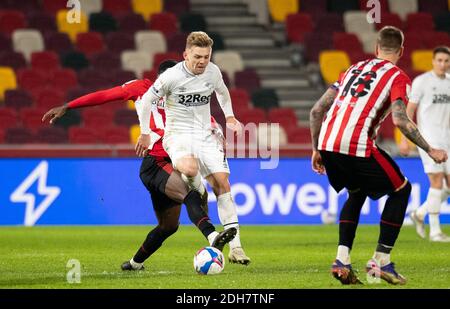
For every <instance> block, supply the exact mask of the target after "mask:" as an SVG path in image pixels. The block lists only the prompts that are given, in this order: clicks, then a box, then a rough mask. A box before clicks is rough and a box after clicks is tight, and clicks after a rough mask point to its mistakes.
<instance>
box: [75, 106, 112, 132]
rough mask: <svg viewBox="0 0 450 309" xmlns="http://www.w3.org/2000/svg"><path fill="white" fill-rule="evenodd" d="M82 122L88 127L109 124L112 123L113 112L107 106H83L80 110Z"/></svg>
mask: <svg viewBox="0 0 450 309" xmlns="http://www.w3.org/2000/svg"><path fill="white" fill-rule="evenodd" d="M82 116H83V124H84V126H85V127H88V128H97V127H101V126H105V125H106V126H109V125H112V123H113V117H114V114H113V112H112V111H111V109H109V108H104V107H103V108H102V107H96V108H85V109H83V111H82Z"/></svg>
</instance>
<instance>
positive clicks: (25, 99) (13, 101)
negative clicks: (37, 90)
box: [5, 89, 33, 110]
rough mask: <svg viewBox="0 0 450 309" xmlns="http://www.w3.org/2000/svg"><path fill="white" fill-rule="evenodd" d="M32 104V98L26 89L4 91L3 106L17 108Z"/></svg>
mask: <svg viewBox="0 0 450 309" xmlns="http://www.w3.org/2000/svg"><path fill="white" fill-rule="evenodd" d="M32 105H33V99H32V97H31V95H30V94H29V93H28V92H27V91H26V90H23V89H14V90H6V91H5V106H7V107H10V108H14V109H17V110H18V109H21V108H24V107H29V106H32Z"/></svg>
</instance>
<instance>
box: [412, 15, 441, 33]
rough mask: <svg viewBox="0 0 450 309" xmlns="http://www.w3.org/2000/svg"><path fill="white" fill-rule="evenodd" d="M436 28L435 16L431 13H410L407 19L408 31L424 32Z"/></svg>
mask: <svg viewBox="0 0 450 309" xmlns="http://www.w3.org/2000/svg"><path fill="white" fill-rule="evenodd" d="M433 30H434V20H433V16H432V15H431V14H429V13H410V14H408V17H407V19H406V31H408V32H424V31H433Z"/></svg>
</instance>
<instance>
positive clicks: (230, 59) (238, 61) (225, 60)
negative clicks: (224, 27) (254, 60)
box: [213, 50, 244, 77]
mask: <svg viewBox="0 0 450 309" xmlns="http://www.w3.org/2000/svg"><path fill="white" fill-rule="evenodd" d="M213 59H214V60H213V62H214V63H215V64H217V65H218V66H219V68H220V69H221V70H222V71H225V72H227V74H228V76H230V77H234V74H235V73H236V72H238V71H242V70H244V62H243V61H242V58H241V55H240V54H239V53H238V52H235V51H230V50H226V51H218V52H216V53H214V54H213Z"/></svg>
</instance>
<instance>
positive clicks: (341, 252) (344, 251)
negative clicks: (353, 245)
mask: <svg viewBox="0 0 450 309" xmlns="http://www.w3.org/2000/svg"><path fill="white" fill-rule="evenodd" d="M336 259H337V260H339V261H341V262H342V263H343V264H344V265H349V264H351V263H352V262H351V260H350V248H349V247H347V246H342V245H339V246H338V250H337V255H336Z"/></svg>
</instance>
